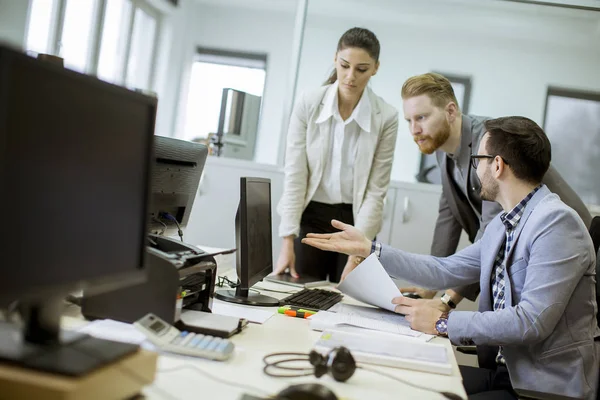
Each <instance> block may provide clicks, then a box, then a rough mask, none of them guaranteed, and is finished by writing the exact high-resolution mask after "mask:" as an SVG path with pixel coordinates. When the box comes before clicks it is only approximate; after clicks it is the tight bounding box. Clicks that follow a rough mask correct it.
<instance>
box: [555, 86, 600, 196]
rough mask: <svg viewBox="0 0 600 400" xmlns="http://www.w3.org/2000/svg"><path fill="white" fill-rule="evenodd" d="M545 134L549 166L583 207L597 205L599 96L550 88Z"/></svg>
mask: <svg viewBox="0 0 600 400" xmlns="http://www.w3.org/2000/svg"><path fill="white" fill-rule="evenodd" d="M544 130H545V131H546V134H547V135H548V138H549V139H550V143H551V144H552V165H553V166H554V167H555V168H556V169H557V170H558V171H559V172H560V174H561V176H562V177H563V178H564V179H565V180H566V181H567V182H568V183H569V185H570V186H571V187H572V188H573V190H575V192H576V193H577V194H578V195H579V197H581V199H582V200H583V202H584V203H586V204H589V205H596V206H598V205H600V180H599V179H598V171H599V170H600V93H591V92H584V91H578V90H569V89H560V88H552V87H551V88H549V89H548V92H547V96H546V111H545V115H544Z"/></svg>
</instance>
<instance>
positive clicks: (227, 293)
mask: <svg viewBox="0 0 600 400" xmlns="http://www.w3.org/2000/svg"><path fill="white" fill-rule="evenodd" d="M215 298H217V299H219V300H223V301H228V302H230V303H237V304H245V305H248V306H262V307H279V299H276V298H275V297H271V296H265V295H264V294H260V293H255V292H252V291H250V290H249V289H242V288H240V287H239V286H238V287H237V288H235V289H224V290H217V291H216V292H215Z"/></svg>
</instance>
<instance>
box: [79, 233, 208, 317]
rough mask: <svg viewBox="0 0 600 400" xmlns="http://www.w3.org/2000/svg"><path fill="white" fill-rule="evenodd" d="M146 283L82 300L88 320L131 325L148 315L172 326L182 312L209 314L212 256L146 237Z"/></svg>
mask: <svg viewBox="0 0 600 400" xmlns="http://www.w3.org/2000/svg"><path fill="white" fill-rule="evenodd" d="M145 262H146V274H147V279H146V281H145V282H143V283H140V284H138V285H135V286H128V287H126V288H122V289H117V290H113V291H110V292H105V293H102V294H97V295H94V294H91V295H87V294H86V293H85V292H84V296H83V298H82V302H81V312H82V314H83V315H84V316H85V317H86V318H87V319H99V318H110V319H114V320H118V321H123V322H129V323H133V322H134V321H137V320H138V319H140V318H141V317H143V316H144V315H146V314H148V313H153V314H155V315H157V316H159V317H160V318H162V319H163V320H165V321H167V322H170V323H175V322H176V321H177V320H178V319H179V311H180V310H181V308H191V309H194V310H198V311H206V312H211V309H212V302H213V295H214V290H215V283H216V275H217V264H216V262H215V259H214V257H213V256H212V255H210V254H208V253H206V252H204V251H203V250H201V249H199V248H197V247H195V246H192V245H189V244H186V243H183V242H181V241H179V240H176V239H172V238H169V237H164V236H160V235H157V234H149V235H148V245H147V246H146V261H145Z"/></svg>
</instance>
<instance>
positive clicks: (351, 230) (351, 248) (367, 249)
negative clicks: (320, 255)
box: [302, 219, 371, 269]
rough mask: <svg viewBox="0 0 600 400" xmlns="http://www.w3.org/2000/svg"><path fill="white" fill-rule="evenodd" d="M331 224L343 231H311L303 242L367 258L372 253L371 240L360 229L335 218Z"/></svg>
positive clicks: (326, 249) (319, 247)
mask: <svg viewBox="0 0 600 400" xmlns="http://www.w3.org/2000/svg"><path fill="white" fill-rule="evenodd" d="M331 225H332V226H333V227H334V228H336V229H339V230H341V232H336V233H309V234H307V235H306V237H305V238H304V239H302V243H304V244H307V245H309V246H313V247H316V248H317V249H321V250H325V251H335V252H338V253H343V254H347V255H349V256H360V257H365V258H366V257H368V256H369V254H371V241H370V240H369V239H367V238H366V237H365V235H364V234H363V233H362V232H361V231H360V230H359V229H357V228H355V227H353V226H352V225H348V224H344V223H343V222H340V221H338V220H335V219H332V220H331ZM346 266H348V263H346ZM344 269H345V268H344Z"/></svg>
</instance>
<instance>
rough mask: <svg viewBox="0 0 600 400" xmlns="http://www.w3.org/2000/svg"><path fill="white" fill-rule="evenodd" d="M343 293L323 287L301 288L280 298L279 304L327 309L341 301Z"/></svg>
mask: <svg viewBox="0 0 600 400" xmlns="http://www.w3.org/2000/svg"><path fill="white" fill-rule="evenodd" d="M343 297H344V295H343V294H341V293H338V292H332V291H331V290H324V289H302V290H301V291H299V292H297V293H294V294H293V295H291V296H288V297H286V298H284V299H281V300H280V304H281V305H290V306H296V307H304V308H312V309H314V310H328V309H329V308H331V306H333V305H334V304H336V303H339V302H340V301H342V298H343Z"/></svg>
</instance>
